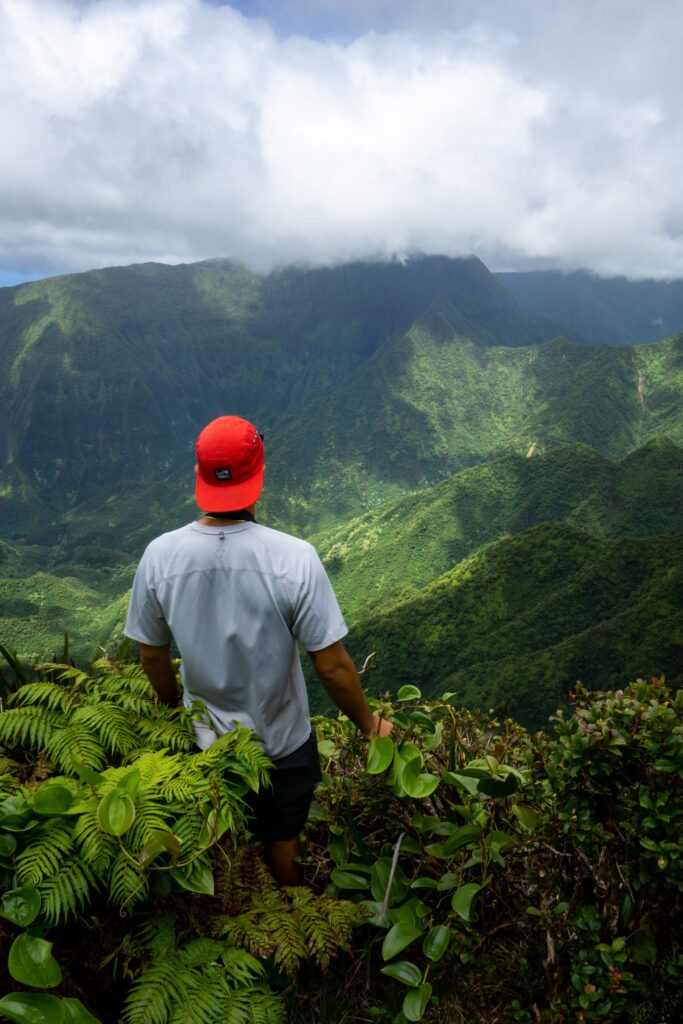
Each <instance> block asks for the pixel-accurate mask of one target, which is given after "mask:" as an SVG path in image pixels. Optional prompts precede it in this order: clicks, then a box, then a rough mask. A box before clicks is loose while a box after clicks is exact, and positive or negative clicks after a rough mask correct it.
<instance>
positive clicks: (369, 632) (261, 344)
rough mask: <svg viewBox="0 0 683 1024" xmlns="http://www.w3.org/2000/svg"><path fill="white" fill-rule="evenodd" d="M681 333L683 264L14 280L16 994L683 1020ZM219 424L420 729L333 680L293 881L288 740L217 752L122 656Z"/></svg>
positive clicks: (175, 1013) (7, 408)
mask: <svg viewBox="0 0 683 1024" xmlns="http://www.w3.org/2000/svg"><path fill="white" fill-rule="evenodd" d="M516 299H517V301H516ZM656 325H660V326H661V327H662V332H661V335H662V336H660V335H658V334H657V333H656ZM682 326H683V310H681V305H680V289H679V288H678V285H677V283H676V282H673V283H671V285H667V284H663V283H662V284H658V285H656V286H655V285H654V284H653V287H648V288H644V289H643V288H640V289H638V288H637V287H636V285H633V288H632V289H631V290H629V283H628V282H611V283H610V282H601V281H598V280H597V279H590V278H587V277H584V276H581V275H578V276H575V275H568V276H567V277H562V278H560V277H555V276H552V275H551V276H550V277H544V276H543V275H540V276H537V275H515V278H514V280H512V279H510V277H509V275H497V276H494V275H492V274H490V273H489V271H488V270H487V268H486V267H485V266H484V265H483V264H482V263H481V262H480V261H479V260H476V259H460V260H451V259H445V258H441V257H433V258H426V259H414V260H408V261H405V262H401V263H399V262H392V263H373V264H361V263H356V264H349V265H346V266H341V267H332V268H327V269H312V268H302V267H299V268H284V269H281V270H278V271H276V272H273V273H271V274H267V275H258V274H253V273H251V272H250V271H248V270H246V269H245V268H244V267H241V266H238V265H236V264H233V263H229V262H227V261H222V260H214V261H208V262H204V263H200V264H194V265H190V266H185V267H164V266H161V265H157V264H146V265H143V266H138V267H127V268H112V269H109V270H102V271H94V272H91V273H87V274H80V275H70V276H67V277H64V278H53V279H50V280H47V281H38V282H34V283H31V284H27V285H22V286H19V287H17V288H7V289H0V515H1V516H2V523H3V533H2V538H1V539H0V654H1V655H2V657H3V658H4V669H3V674H2V679H1V680H0V691H1V692H0V698H1V702H2V703H1V705H0V708H1V710H0V885H1V886H2V888H1V890H0V939H1V942H0V951H1V952H0V1016H2V1017H4V1018H6V1019H7V1020H10V1021H16V1022H23V1024H93V1022H97V1021H99V1022H100V1024H119V1022H121V1024H214V1022H215V1024H218V1022H219V1021H220V1022H222V1024H242V1022H244V1024H258V1022H268V1024H278V1022H280V1021H281V1022H283V1024H284V1022H291V1024H308V1022H312V1021H316V1022H319V1024H351V1022H352V1021H366V1022H373V1021H377V1022H382V1021H386V1022H396V1024H405V1022H406V1021H418V1020H423V1021H426V1022H429V1024H437V1022H439V1024H574V1022H577V1021H584V1022H589V1024H592V1022H598V1021H605V1022H607V1024H620V1022H622V1021H625V1022H631V1021H633V1022H634V1024H664V1022H667V1024H668V1022H672V1024H673V1022H675V1021H678V1020H680V1019H681V1015H682V1013H681V1011H682V1010H683V1003H682V997H681V981H680V979H681V977H682V976H683V959H682V957H683V951H682V949H681V925H680V921H681V910H682V909H683V908H682V907H681V899H682V896H681V891H682V889H683V875H682V874H681V833H682V828H681V826H682V825H683V812H681V807H682V806H683V804H682V801H681V786H682V785H683V783H682V779H683V760H682V758H683V743H682V735H683V726H682V724H681V712H682V711H683V704H682V703H681V691H680V687H681V685H682V684H683V626H682V625H681V618H680V608H681V604H682V601H683V546H682V545H683V403H682V402H681V396H682V395H683V333H680V331H681V327H682ZM653 332H654V333H653ZM664 335H666V336H664ZM606 341H609V342H610V343H611V344H609V345H607V344H604V342H606ZM643 342H650V343H649V344H643ZM225 412H237V413H239V414H240V415H244V416H247V417H249V418H250V419H251V420H252V421H253V422H255V423H257V424H258V426H259V429H261V430H263V432H264V435H265V445H266V451H267V474H266V486H265V490H264V494H263V499H262V501H261V502H260V503H259V508H258V517H259V520H260V521H261V522H263V523H265V524H266V525H269V526H273V527H275V528H279V529H285V530H287V531H290V532H294V533H297V534H299V535H302V536H305V537H307V538H308V539H311V540H312V541H313V543H314V544H315V546H316V547H317V549H318V550H319V551H320V554H321V557H322V559H323V562H324V564H325V565H326V568H327V570H328V572H329V575H330V577H331V579H332V581H333V584H334V587H335V589H336V591H337V593H338V595H339V599H340V602H341V605H342V608H343V611H344V614H345V617H346V619H347V622H348V624H349V627H350V634H349V638H348V645H349V648H350V650H351V651H352V653H353V655H354V656H355V657H356V659H357V660H358V661H361V660H363V659H364V658H365V656H366V655H367V654H368V653H370V652H373V653H374V657H373V659H372V663H371V664H372V669H371V671H370V674H369V676H368V677H367V686H368V692H369V694H370V695H371V699H372V700H373V702H374V706H376V708H377V709H378V710H380V711H381V712H382V713H383V714H384V715H386V716H388V717H390V718H391V719H392V721H394V723H395V731H394V733H393V734H392V738H387V739H383V740H373V741H372V742H371V743H370V744H367V743H366V742H365V741H363V740H361V739H359V738H358V736H357V735H355V730H354V729H353V728H352V727H351V726H350V724H349V722H348V721H346V720H344V719H343V718H338V717H336V716H332V717H329V712H330V708H329V707H328V706H327V705H326V704H325V702H324V701H323V700H322V697H321V690H320V688H319V687H318V686H317V684H316V683H315V682H314V681H311V687H310V696H311V704H312V706H313V708H314V710H315V711H317V712H319V713H321V714H319V716H318V717H317V720H316V724H317V731H318V740H319V748H320V751H321V756H322V758H323V764H324V769H325V770H324V776H323V782H322V784H321V785H320V787H319V788H318V791H317V795H316V802H315V804H314V806H313V809H312V813H311V816H310V819H309V822H308V826H307V829H306V836H305V854H304V859H305V868H306V875H307V883H308V885H307V887H306V888H301V889H296V888H294V889H291V890H278V889H277V888H276V887H275V886H274V884H273V883H272V881H271V880H270V876H269V875H268V873H267V871H266V870H265V868H263V866H262V864H261V861H260V859H259V857H258V849H257V848H256V847H255V846H254V844H253V843H251V841H250V837H249V822H248V820H247V819H246V817H245V803H244V798H245V795H246V794H247V793H248V792H249V791H250V790H253V789H255V788H258V787H260V786H264V785H267V784H268V770H269V764H268V762H267V759H266V758H265V757H264V755H263V753H262V751H261V748H260V747H259V745H258V744H257V743H256V742H255V741H254V739H253V737H251V736H250V735H248V734H246V733H245V732H243V731H239V730H238V731H236V732H235V733H231V734H230V735H228V736H226V737H224V738H222V739H221V740H220V741H219V742H218V743H217V744H216V745H215V747H212V748H211V749H210V750H209V751H206V752H204V753H200V752H198V751H197V750H196V749H195V747H194V744H193V739H192V735H193V734H192V723H191V712H185V711H172V712H171V711H168V710H167V709H164V708H163V707H161V706H160V705H159V704H158V702H157V701H156V700H155V699H154V696H153V694H152V692H151V690H150V688H149V686H148V684H147V681H146V679H145V678H144V676H143V675H142V674H141V671H140V669H139V667H138V666H137V665H136V664H135V661H134V652H132V651H131V650H130V649H129V648H128V647H127V646H126V644H125V643H123V642H122V634H121V629H122V624H123V619H124V616H125V609H126V605H127V594H128V590H129V587H130V583H131V580H132V575H133V571H134V568H135V565H136V563H137V560H138V559H139V557H140V554H141V552H142V551H143V549H144V547H145V545H146V544H147V543H148V541H149V540H150V539H151V538H152V537H154V536H156V535H157V534H159V533H161V532H163V531H164V530H169V529H174V528H175V527H177V526H179V525H182V524H183V523H185V522H187V521H189V520H191V519H192V518H194V517H195V516H196V514H197V510H196V508H195V505H194V500H193V487H192V482H193V477H192V465H193V461H194V460H193V448H192V446H193V439H194V438H195V437H196V435H197V433H198V431H199V429H200V428H201V427H202V426H203V425H204V424H205V423H206V422H207V421H208V420H210V419H211V418H212V417H214V416H216V415H220V414H223V413H225ZM65 634H66V636H67V637H68V639H67V640H66V641H65ZM56 651H60V653H58V654H56V655H55V652H56ZM324 712H328V716H326V715H325V714H324ZM549 719H550V720H549Z"/></svg>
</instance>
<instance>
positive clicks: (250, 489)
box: [195, 466, 265, 512]
mask: <svg viewBox="0 0 683 1024" xmlns="http://www.w3.org/2000/svg"><path fill="white" fill-rule="evenodd" d="M264 469H265V466H261V468H260V469H259V470H258V471H257V472H256V473H254V475H253V476H252V477H249V479H248V480H245V481H244V482H243V483H239V484H234V483H232V482H227V483H222V484H221V483H214V482H211V483H209V482H208V481H206V480H205V479H204V478H203V477H202V475H201V473H197V480H196V485H195V496H196V499H197V504H198V505H199V507H200V509H201V510H202V511H203V512H236V511H238V510H239V509H241V508H249V506H250V505H253V504H254V502H255V501H258V498H259V496H260V494H261V491H262V490H263V470H264Z"/></svg>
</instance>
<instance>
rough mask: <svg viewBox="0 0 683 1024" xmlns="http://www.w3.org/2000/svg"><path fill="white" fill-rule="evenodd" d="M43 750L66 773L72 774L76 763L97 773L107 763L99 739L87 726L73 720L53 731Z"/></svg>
mask: <svg viewBox="0 0 683 1024" xmlns="http://www.w3.org/2000/svg"><path fill="white" fill-rule="evenodd" d="M74 717H75V716H74ZM44 750H45V753H47V755H48V757H50V758H51V760H52V761H54V762H56V764H58V765H59V767H60V768H61V769H62V770H63V771H65V772H67V773H68V772H73V769H74V763H76V762H80V763H81V764H86V765H88V766H89V767H90V768H94V769H95V770H96V771H99V769H100V768H103V767H104V765H105V764H106V761H107V753H106V750H105V749H104V747H103V746H102V743H101V742H100V741H99V739H98V738H97V737H96V736H94V735H93V733H92V731H91V730H90V729H89V728H88V726H87V725H85V724H83V723H80V724H79V723H76V722H74V721H73V718H72V721H71V724H69V725H63V726H62V727H61V728H59V729H54V730H53V731H52V732H51V733H50V735H48V736H47V738H46V741H45V745H44Z"/></svg>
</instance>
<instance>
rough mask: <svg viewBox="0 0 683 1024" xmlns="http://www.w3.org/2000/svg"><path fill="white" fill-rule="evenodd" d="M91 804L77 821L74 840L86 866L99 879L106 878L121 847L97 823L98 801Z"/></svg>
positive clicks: (94, 799)
mask: <svg viewBox="0 0 683 1024" xmlns="http://www.w3.org/2000/svg"><path fill="white" fill-rule="evenodd" d="M90 803H91V806H89V807H88V809H87V810H85V811H82V812H81V813H80V814H79V815H78V817H77V819H76V824H75V825H74V830H73V838H74V842H75V844H76V846H77V848H78V850H79V852H80V855H81V857H82V858H83V862H84V864H86V865H87V866H88V867H89V868H90V869H91V870H92V871H93V872H94V873H95V875H97V876H98V877H99V878H104V876H105V875H106V873H107V871H108V870H109V867H110V865H111V863H112V861H113V860H114V858H115V857H116V855H117V853H118V850H119V847H118V843H117V842H116V839H115V838H114V837H113V836H110V835H107V834H106V833H105V832H103V831H102V830H101V828H100V827H99V825H98V823H97V804H98V800H97V799H96V798H93V799H92V801H91V802H90Z"/></svg>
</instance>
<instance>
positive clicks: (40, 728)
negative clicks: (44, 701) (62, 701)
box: [0, 707, 65, 753]
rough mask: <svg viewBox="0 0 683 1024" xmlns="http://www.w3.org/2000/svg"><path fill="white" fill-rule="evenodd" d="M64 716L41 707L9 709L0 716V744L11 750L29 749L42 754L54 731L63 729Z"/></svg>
mask: <svg viewBox="0 0 683 1024" xmlns="http://www.w3.org/2000/svg"><path fill="white" fill-rule="evenodd" d="M64 721H65V719H64V716H63V715H61V714H60V713H59V712H58V711H50V709H49V708H42V707H16V708H10V709H9V710H8V711H5V712H4V713H3V714H2V715H0V743H2V744H4V745H5V746H7V747H10V748H13V747H18V746H26V747H30V748H32V749H34V750H39V751H40V752H41V753H44V752H45V750H46V746H47V743H48V741H49V739H50V737H51V736H53V735H54V734H55V732H56V731H58V730H59V729H61V728H63V727H64Z"/></svg>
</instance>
